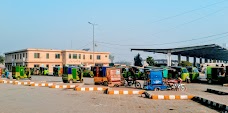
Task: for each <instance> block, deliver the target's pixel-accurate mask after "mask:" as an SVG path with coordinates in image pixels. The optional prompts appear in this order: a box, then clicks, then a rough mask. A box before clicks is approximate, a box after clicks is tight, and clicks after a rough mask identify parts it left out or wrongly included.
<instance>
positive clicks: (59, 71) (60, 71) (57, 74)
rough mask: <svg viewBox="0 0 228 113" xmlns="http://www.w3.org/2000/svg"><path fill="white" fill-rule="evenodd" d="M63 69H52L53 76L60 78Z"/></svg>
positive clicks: (58, 67)
mask: <svg viewBox="0 0 228 113" xmlns="http://www.w3.org/2000/svg"><path fill="white" fill-rule="evenodd" d="M62 74H63V68H61V67H60V66H56V67H53V76H62Z"/></svg>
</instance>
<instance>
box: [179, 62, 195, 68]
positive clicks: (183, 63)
mask: <svg viewBox="0 0 228 113" xmlns="http://www.w3.org/2000/svg"><path fill="white" fill-rule="evenodd" d="M180 66H182V67H186V66H192V63H190V62H188V61H181V63H180Z"/></svg>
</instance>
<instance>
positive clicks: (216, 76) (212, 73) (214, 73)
mask: <svg viewBox="0 0 228 113" xmlns="http://www.w3.org/2000/svg"><path fill="white" fill-rule="evenodd" d="M225 71H226V72H227V70H225V68H224V67H212V66H207V67H206V73H205V74H206V75H207V82H208V84H211V83H213V82H214V83H222V84H223V83H225V82H227V80H228V76H227V73H226V72H225Z"/></svg>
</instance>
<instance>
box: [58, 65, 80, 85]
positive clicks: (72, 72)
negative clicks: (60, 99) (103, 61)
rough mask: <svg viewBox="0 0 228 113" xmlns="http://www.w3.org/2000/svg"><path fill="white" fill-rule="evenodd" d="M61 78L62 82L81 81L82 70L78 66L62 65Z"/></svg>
mask: <svg viewBox="0 0 228 113" xmlns="http://www.w3.org/2000/svg"><path fill="white" fill-rule="evenodd" d="M62 80H63V82H64V83H75V82H78V81H80V82H81V83H82V82H83V72H82V70H81V69H80V68H79V67H70V66H64V67H63V75H62Z"/></svg>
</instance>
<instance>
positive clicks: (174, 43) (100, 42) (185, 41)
mask: <svg viewBox="0 0 228 113" xmlns="http://www.w3.org/2000/svg"><path fill="white" fill-rule="evenodd" d="M224 34H228V32H223V33H219V34H215V35H210V36H206V37H202V38H193V39H189V40H183V41H176V42H167V43H160V44H151V45H121V44H114V43H108V42H100V41H96V42H97V43H103V44H109V45H116V46H154V45H168V44H176V43H182V42H189V41H195V40H201V39H206V38H210V37H215V36H219V35H224Z"/></svg>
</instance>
